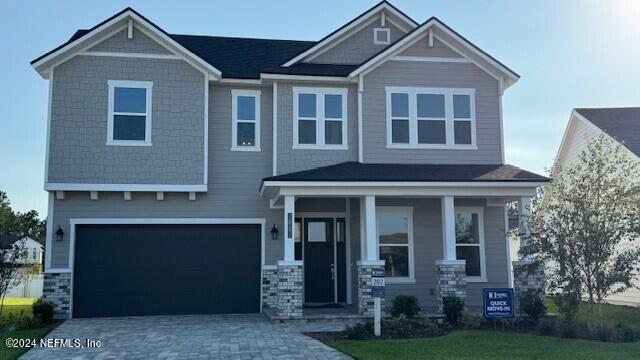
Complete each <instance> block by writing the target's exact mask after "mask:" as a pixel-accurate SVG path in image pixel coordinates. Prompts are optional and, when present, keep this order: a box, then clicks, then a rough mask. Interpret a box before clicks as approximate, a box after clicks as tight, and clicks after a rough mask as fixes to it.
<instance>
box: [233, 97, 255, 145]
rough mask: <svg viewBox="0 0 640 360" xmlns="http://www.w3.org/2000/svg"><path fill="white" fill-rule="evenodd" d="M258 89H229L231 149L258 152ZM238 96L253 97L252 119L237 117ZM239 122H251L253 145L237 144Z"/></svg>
mask: <svg viewBox="0 0 640 360" xmlns="http://www.w3.org/2000/svg"><path fill="white" fill-rule="evenodd" d="M260 94H261V91H260V90H248V89H231V151H255V152H260V151H261V150H260V123H261V120H260V107H261V105H262V104H261V103H260ZM238 97H253V98H254V119H253V120H248V119H238ZM240 123H250V124H253V136H254V138H253V141H254V144H253V146H240V145H238V125H239V124H240Z"/></svg>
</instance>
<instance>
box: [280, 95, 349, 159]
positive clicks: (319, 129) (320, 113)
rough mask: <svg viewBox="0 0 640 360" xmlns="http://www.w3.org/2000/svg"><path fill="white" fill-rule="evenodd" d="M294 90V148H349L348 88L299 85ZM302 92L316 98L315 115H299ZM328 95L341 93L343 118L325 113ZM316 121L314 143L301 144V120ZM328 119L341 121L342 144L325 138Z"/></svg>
mask: <svg viewBox="0 0 640 360" xmlns="http://www.w3.org/2000/svg"><path fill="white" fill-rule="evenodd" d="M292 92H293V110H292V111H293V112H292V114H293V145H292V149H294V150H296V149H313V150H348V149H349V145H348V144H349V143H348V139H349V136H348V133H347V131H348V130H347V128H348V127H347V124H348V109H347V101H348V96H349V89H348V88H323V87H298V86H294V87H293V88H292ZM301 94H310V95H314V96H315V99H316V107H315V110H316V113H315V117H300V116H299V111H298V110H299V107H298V106H299V96H300V95H301ZM327 95H339V96H341V99H342V103H341V112H342V117H341V118H327V116H326V114H325V101H326V96H327ZM305 120H307V121H315V126H316V128H315V129H316V139H315V143H313V144H301V143H300V142H299V138H298V137H299V133H298V127H299V124H300V121H305ZM327 121H340V125H341V131H342V144H327V143H326V138H325V131H326V130H325V128H326V125H325V124H326V122H327Z"/></svg>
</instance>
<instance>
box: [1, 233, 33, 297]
mask: <svg viewBox="0 0 640 360" xmlns="http://www.w3.org/2000/svg"><path fill="white" fill-rule="evenodd" d="M18 238H19V237H18V236H15V237H13V235H8V234H5V235H0V246H1V247H3V248H6V247H7V246H12V245H10V244H14V242H16V241H17V242H21V243H22V244H21V249H22V250H21V251H22V252H23V255H22V256H21V257H20V258H18V259H16V261H15V264H16V265H18V266H19V267H20V268H19V270H18V275H17V277H16V279H17V281H16V283H14V284H11V286H10V287H9V288H8V289H7V293H6V294H5V296H6V297H40V296H42V283H43V276H42V273H41V270H42V268H41V267H40V266H38V267H35V265H39V264H42V252H43V247H42V245H41V244H40V243H39V242H37V241H35V240H33V239H31V238H28V237H25V238H22V239H20V240H17V239H18ZM9 258H10V257H9V255H8V254H5V259H6V260H8V259H9Z"/></svg>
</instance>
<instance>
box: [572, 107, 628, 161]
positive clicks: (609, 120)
mask: <svg viewBox="0 0 640 360" xmlns="http://www.w3.org/2000/svg"><path fill="white" fill-rule="evenodd" d="M575 111H576V112H578V113H579V114H580V115H582V116H584V117H585V118H587V119H588V120H589V121H590V122H591V123H593V124H594V125H595V126H597V127H599V128H600V129H602V131H604V132H605V133H607V134H609V135H611V136H612V137H614V138H615V139H616V140H618V141H620V142H621V143H622V144H623V145H624V146H626V147H627V148H628V149H629V150H631V152H633V153H634V154H636V155H638V156H640V107H629V108H600V109H593V108H591V109H585V108H582V109H575Z"/></svg>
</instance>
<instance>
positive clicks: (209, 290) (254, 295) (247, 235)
mask: <svg viewBox="0 0 640 360" xmlns="http://www.w3.org/2000/svg"><path fill="white" fill-rule="evenodd" d="M260 260H261V255H260V225H78V227H77V229H76V245H75V264H74V265H75V266H74V278H73V316H74V317H96V316H125V315H161V314H225V313H226V314H239V313H256V312H259V310H260V282H261V281H260V277H261V276H260V262H261V261H260Z"/></svg>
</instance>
